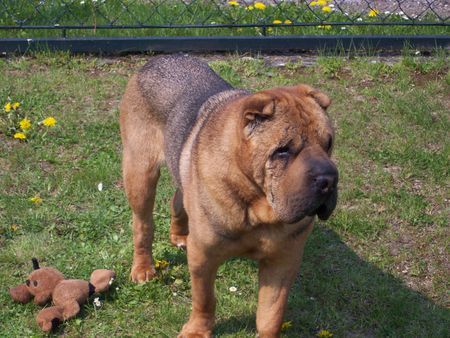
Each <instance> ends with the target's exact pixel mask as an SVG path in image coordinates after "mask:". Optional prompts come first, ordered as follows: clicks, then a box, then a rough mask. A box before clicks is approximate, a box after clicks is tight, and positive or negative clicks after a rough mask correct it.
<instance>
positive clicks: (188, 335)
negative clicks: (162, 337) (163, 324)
mask: <svg viewBox="0 0 450 338" xmlns="http://www.w3.org/2000/svg"><path fill="white" fill-rule="evenodd" d="M212 336H213V335H212V332H211V331H206V332H200V331H185V330H183V331H181V332H180V334H179V335H178V337H177V338H212Z"/></svg>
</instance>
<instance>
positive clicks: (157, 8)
mask: <svg viewBox="0 0 450 338" xmlns="http://www.w3.org/2000/svg"><path fill="white" fill-rule="evenodd" d="M449 26H450V1H448V0H285V1H283V0H271V1H268V0H261V1H247V0H240V1H222V0H211V1H205V0H0V51H1V44H2V39H3V40H5V39H8V38H26V39H28V40H30V39H36V38H57V37H63V38H89V37H92V38H93V37H97V38H99V37H135V38H136V37H183V36H184V37H239V36H241V37H243V36H247V37H248V36H254V37H261V36H262V37H266V36H280V37H282V36H322V35H341V36H358V35H391V36H393V35H413V36H425V35H427V36H428V35H439V36H441V37H442V36H447V37H448V35H449V34H448V33H449Z"/></svg>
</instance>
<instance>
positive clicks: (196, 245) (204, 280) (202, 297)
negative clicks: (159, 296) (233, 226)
mask: <svg viewBox="0 0 450 338" xmlns="http://www.w3.org/2000/svg"><path fill="white" fill-rule="evenodd" d="M187 256H188V265H189V272H190V275H191V285H192V286H191V290H192V312H191V315H190V317H189V321H188V322H187V323H186V324H185V325H184V326H183V329H182V330H181V333H180V334H179V336H178V338H193V337H196V338H197V337H198V338H200V337H202V338H203V337H204V338H207V337H212V330H213V327H214V316H215V308H216V298H215V296H214V282H215V278H216V273H217V268H218V267H219V265H220V263H221V262H222V260H221V259H220V258H219V257H218V256H216V255H214V254H212V253H211V252H209V251H208V250H207V249H206V248H205V247H203V245H202V244H201V242H199V241H197V240H195V239H194V238H193V237H192V235H191V234H190V235H189V236H188V238H187Z"/></svg>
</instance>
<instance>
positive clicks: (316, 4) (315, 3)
mask: <svg viewBox="0 0 450 338" xmlns="http://www.w3.org/2000/svg"><path fill="white" fill-rule="evenodd" d="M309 5H310V6H318V5H319V4H318V3H317V1H311V2H310V3H309Z"/></svg>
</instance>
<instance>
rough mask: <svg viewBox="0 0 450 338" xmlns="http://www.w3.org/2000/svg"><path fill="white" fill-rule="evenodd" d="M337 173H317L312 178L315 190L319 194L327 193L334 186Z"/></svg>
mask: <svg viewBox="0 0 450 338" xmlns="http://www.w3.org/2000/svg"><path fill="white" fill-rule="evenodd" d="M336 183H337V175H336V174H334V173H330V174H326V175H318V176H316V177H315V178H314V184H315V186H316V189H317V192H318V193H319V194H321V195H328V194H329V193H331V192H332V191H333V190H334V189H335V188H336Z"/></svg>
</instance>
